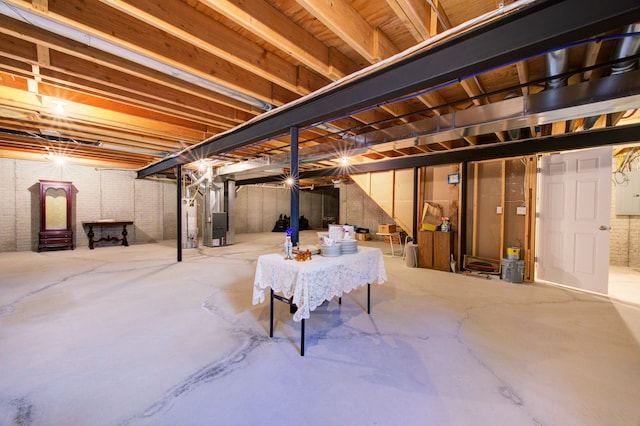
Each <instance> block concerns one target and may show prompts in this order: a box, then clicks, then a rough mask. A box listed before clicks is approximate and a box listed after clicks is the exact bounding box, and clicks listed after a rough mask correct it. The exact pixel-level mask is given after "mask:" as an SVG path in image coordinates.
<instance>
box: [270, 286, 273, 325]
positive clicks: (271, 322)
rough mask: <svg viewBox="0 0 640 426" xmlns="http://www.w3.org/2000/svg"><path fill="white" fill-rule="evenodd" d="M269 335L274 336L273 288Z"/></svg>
mask: <svg viewBox="0 0 640 426" xmlns="http://www.w3.org/2000/svg"><path fill="white" fill-rule="evenodd" d="M269 337H273V289H271V306H270V307H269Z"/></svg>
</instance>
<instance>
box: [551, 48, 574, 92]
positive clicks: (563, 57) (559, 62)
mask: <svg viewBox="0 0 640 426" xmlns="http://www.w3.org/2000/svg"><path fill="white" fill-rule="evenodd" d="M545 68H546V70H547V76H549V77H551V78H550V79H549V80H547V82H546V84H545V90H552V89H557V88H559V87H564V86H566V85H567V77H566V76H563V75H562V74H565V73H566V72H567V70H568V69H569V51H568V50H567V49H560V50H556V51H554V52H551V53H547V55H546V56H545Z"/></svg>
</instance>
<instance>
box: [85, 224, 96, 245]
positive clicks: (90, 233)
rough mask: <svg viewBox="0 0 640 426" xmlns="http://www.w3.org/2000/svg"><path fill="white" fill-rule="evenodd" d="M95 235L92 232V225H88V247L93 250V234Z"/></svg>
mask: <svg viewBox="0 0 640 426" xmlns="http://www.w3.org/2000/svg"><path fill="white" fill-rule="evenodd" d="M94 235H96V234H94V233H93V226H91V225H89V233H88V234H87V236H88V237H89V248H90V249H91V250H93V236H94Z"/></svg>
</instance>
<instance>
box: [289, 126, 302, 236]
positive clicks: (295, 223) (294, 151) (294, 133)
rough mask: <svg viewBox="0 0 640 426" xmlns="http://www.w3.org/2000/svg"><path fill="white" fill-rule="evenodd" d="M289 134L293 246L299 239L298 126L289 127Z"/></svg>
mask: <svg viewBox="0 0 640 426" xmlns="http://www.w3.org/2000/svg"><path fill="white" fill-rule="evenodd" d="M290 134H291V135H290V136H291V150H290V154H291V179H292V180H293V185H291V227H292V228H293V235H292V236H291V242H292V243H293V245H294V246H295V245H297V244H298V241H299V240H300V235H299V232H300V226H299V218H300V173H299V170H298V128H297V127H291V129H290Z"/></svg>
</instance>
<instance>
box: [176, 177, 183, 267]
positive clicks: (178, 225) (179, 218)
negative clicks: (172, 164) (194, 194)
mask: <svg viewBox="0 0 640 426" xmlns="http://www.w3.org/2000/svg"><path fill="white" fill-rule="evenodd" d="M176 194H177V195H176V196H177V198H178V202H177V203H176V204H177V212H176V213H177V214H176V234H177V235H176V240H177V242H178V243H177V249H178V262H182V165H181V164H178V165H177V166H176Z"/></svg>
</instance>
